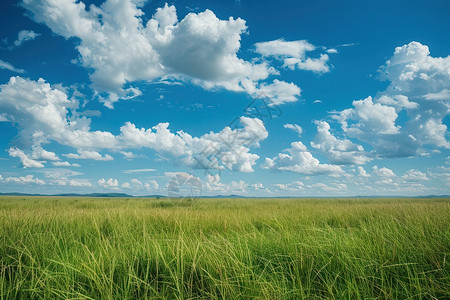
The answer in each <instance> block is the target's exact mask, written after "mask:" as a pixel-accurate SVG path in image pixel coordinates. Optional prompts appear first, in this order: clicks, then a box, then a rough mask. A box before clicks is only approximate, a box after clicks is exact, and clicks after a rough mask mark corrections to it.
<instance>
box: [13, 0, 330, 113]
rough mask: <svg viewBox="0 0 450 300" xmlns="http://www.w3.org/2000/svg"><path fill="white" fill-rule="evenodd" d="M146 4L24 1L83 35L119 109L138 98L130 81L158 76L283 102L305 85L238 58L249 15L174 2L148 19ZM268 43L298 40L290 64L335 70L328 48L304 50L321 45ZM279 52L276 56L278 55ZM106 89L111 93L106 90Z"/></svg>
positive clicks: (91, 62) (38, 16)
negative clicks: (222, 15) (315, 54)
mask: <svg viewBox="0 0 450 300" xmlns="http://www.w3.org/2000/svg"><path fill="white" fill-rule="evenodd" d="M144 3H145V1H132V0H125V1H114V0H107V1H106V2H104V3H103V4H101V5H100V6H99V7H98V6H95V5H93V4H92V5H90V6H89V7H86V5H85V4H84V3H83V2H81V1H80V2H78V1H73V0H61V1H51V0H45V1H41V0H24V1H23V2H22V5H23V7H25V8H26V9H27V10H29V11H30V12H31V13H32V15H33V18H34V20H35V21H37V22H39V23H44V24H46V25H47V26H48V27H49V28H50V29H51V30H52V31H53V32H55V33H56V34H59V35H61V36H63V37H65V38H72V37H74V38H76V39H77V40H78V41H79V42H78V44H77V50H78V52H79V62H80V63H81V64H82V65H83V66H84V67H86V68H88V69H90V70H92V72H91V74H90V78H91V81H92V82H93V87H94V89H95V90H96V91H97V92H98V93H100V95H99V96H100V99H101V101H103V102H104V104H105V105H106V106H107V107H110V108H112V106H113V104H114V102H116V101H118V100H119V99H130V98H134V97H137V96H139V95H140V94H141V92H140V91H139V90H138V89H137V88H136V87H134V86H131V84H133V83H135V82H138V81H153V80H156V79H163V80H167V79H171V80H181V81H189V82H192V83H194V84H198V85H200V86H202V87H204V88H206V89H212V88H225V89H228V90H231V91H238V92H247V93H248V94H250V95H251V96H253V97H261V96H265V97H270V98H271V99H273V100H274V102H276V103H284V102H292V101H295V100H297V97H298V96H299V94H300V88H299V87H297V86H296V85H295V84H294V83H287V82H284V81H279V80H277V81H273V82H272V83H266V82H263V81H264V80H267V79H268V77H269V76H270V75H276V74H278V72H277V71H276V70H275V69H274V68H273V67H270V66H269V65H268V64H267V62H264V61H263V62H256V61H246V60H243V59H241V58H239V57H238V55H237V53H238V51H239V49H240V46H241V43H240V41H241V35H242V34H243V33H246V32H247V26H246V24H245V21H244V20H243V19H241V18H237V19H234V18H233V17H230V18H229V19H228V20H221V19H219V18H217V16H216V15H215V14H214V13H213V12H212V11H210V10H205V11H204V12H200V13H189V14H188V15H186V16H185V17H184V18H183V19H181V20H179V19H178V16H177V13H176V8H175V6H173V5H170V6H169V5H168V4H165V6H164V7H161V8H158V9H157V10H156V13H155V14H154V15H153V16H152V17H151V18H150V19H149V20H148V21H147V22H144V20H145V15H144V12H143V11H142V10H141V8H142V6H143V5H144ZM268 43H269V44H270V45H271V46H270V47H271V49H273V51H275V52H276V51H278V52H280V51H281V52H282V53H285V52H286V51H287V50H288V49H290V48H292V46H291V45H290V43H292V44H295V45H297V44H298V46H297V48H299V49H298V51H297V52H295V55H293V56H292V57H288V58H286V60H288V61H289V63H288V66H289V67H291V68H292V67H293V66H294V65H295V66H297V67H298V68H300V69H305V70H312V71H316V72H326V71H328V66H327V65H326V61H327V60H328V56H327V55H326V54H323V55H322V56H321V57H320V58H318V59H310V58H306V59H305V55H304V52H305V51H309V49H311V47H312V48H314V46H312V45H311V44H309V43H307V42H306V41H296V42H283V43H281V42H280V41H273V42H268ZM302 43H303V44H304V45H302ZM302 47H303V50H302V49H301V48H302ZM265 48H268V46H267V45H266V46H264V43H260V44H258V45H257V49H259V50H257V52H258V53H261V54H263V55H269V53H268V51H262V50H261V49H265ZM276 49H278V50H276ZM283 49H284V50H283ZM273 51H272V54H270V55H274V52H273ZM302 51H303V52H302ZM288 52H289V53H290V51H288ZM295 59H297V60H298V61H295V62H294V61H293V60H295ZM104 93H106V94H107V96H102V95H103V94H104Z"/></svg>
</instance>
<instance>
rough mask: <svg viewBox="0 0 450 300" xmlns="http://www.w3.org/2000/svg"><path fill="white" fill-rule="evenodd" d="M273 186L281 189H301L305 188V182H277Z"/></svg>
mask: <svg viewBox="0 0 450 300" xmlns="http://www.w3.org/2000/svg"><path fill="white" fill-rule="evenodd" d="M273 186H274V187H275V188H277V189H278V190H282V191H302V190H304V189H305V184H304V183H303V182H301V181H298V180H297V181H294V182H291V183H277V184H274V185H273Z"/></svg>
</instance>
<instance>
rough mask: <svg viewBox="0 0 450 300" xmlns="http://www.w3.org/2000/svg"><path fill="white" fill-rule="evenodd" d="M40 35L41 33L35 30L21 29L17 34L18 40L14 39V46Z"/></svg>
mask: <svg viewBox="0 0 450 300" xmlns="http://www.w3.org/2000/svg"><path fill="white" fill-rule="evenodd" d="M38 36H40V34H39V33H36V32H34V31H33V30H21V31H19V33H18V34H17V40H16V41H14V46H16V47H19V46H20V45H22V43H24V42H26V41H31V40H34V39H35V38H37V37H38Z"/></svg>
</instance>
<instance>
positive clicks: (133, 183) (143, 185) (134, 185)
mask: <svg viewBox="0 0 450 300" xmlns="http://www.w3.org/2000/svg"><path fill="white" fill-rule="evenodd" d="M122 188H126V189H131V190H135V191H138V190H147V191H156V190H158V188H159V184H158V182H156V180H149V181H147V182H142V181H140V180H138V179H135V178H133V179H130V181H128V182H125V183H123V184H122Z"/></svg>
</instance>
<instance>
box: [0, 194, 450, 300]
mask: <svg viewBox="0 0 450 300" xmlns="http://www.w3.org/2000/svg"><path fill="white" fill-rule="evenodd" d="M449 260H450V200H449V199H199V200H197V201H195V202H189V201H182V202H177V201H171V200H169V199H159V200H157V199H136V198H131V199H104V198H95V199H93V198H92V199H89V198H52V197H47V198H44V197H0V298H1V299H198V298H200V299H216V298H220V299H249V298H251V299H253V298H256V299H436V298H437V299H450V267H449V262H448V261H449Z"/></svg>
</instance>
